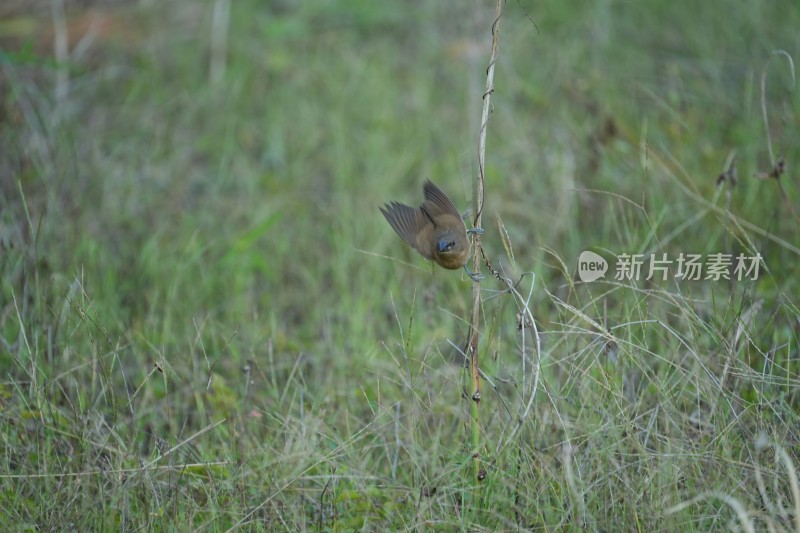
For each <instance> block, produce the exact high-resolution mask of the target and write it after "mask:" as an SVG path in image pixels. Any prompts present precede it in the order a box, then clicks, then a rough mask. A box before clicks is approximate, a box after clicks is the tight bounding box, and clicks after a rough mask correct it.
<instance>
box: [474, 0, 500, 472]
mask: <svg viewBox="0 0 800 533" xmlns="http://www.w3.org/2000/svg"><path fill="white" fill-rule="evenodd" d="M502 13H503V0H496V3H495V18H494V23H493V24H492V55H491V59H490V61H489V68H488V69H487V70H486V92H484V93H483V112H482V114H481V129H480V134H479V136H478V181H477V184H476V188H475V220H474V222H473V225H474V226H475V227H478V228H479V227H481V217H482V215H483V196H484V192H483V191H484V184H485V171H486V129H487V125H488V122H489V111H490V109H491V99H492V93H493V92H494V67H495V65H496V64H497V56H498V37H499V33H500V16H501V15H502ZM472 243H473V272H475V273H479V272H480V269H481V255H482V254H481V250H482V249H481V238H480V234H478V233H473V240H472ZM480 309H481V286H480V282H479V281H478V280H475V281H474V282H473V284H472V314H471V317H470V322H469V324H470V328H469V339H468V341H467V350H466V352H467V355H468V356H469V360H470V367H469V369H470V381H471V384H472V394H471V396H470V398H471V400H472V405H471V409H470V414H471V418H472V457H473V463H474V467H475V479H476V482H480V481H481V480H483V478H485V477H486V471H485V469H484V468H483V467H482V466H481V457H480V444H481V434H480V423H479V417H478V415H479V411H478V405H479V404H480V401H481V375H480V365H479V359H478V344H479V341H480V330H479V326H480Z"/></svg>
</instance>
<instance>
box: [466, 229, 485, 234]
mask: <svg viewBox="0 0 800 533" xmlns="http://www.w3.org/2000/svg"><path fill="white" fill-rule="evenodd" d="M467 233H474V234H475V235H483V228H469V229H468V230H467Z"/></svg>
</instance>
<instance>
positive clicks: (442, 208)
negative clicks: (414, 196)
mask: <svg viewBox="0 0 800 533" xmlns="http://www.w3.org/2000/svg"><path fill="white" fill-rule="evenodd" d="M423 191H424V193H425V203H424V204H422V206H421V207H422V210H423V211H425V212H426V213H428V214H429V215H430V216H431V217H436V216H437V215H443V214H450V215H453V216H455V217H456V218H461V213H459V212H458V209H456V206H455V205H453V202H452V201H451V200H450V198H448V197H447V195H446V194H445V193H444V192H443V191H442V190H441V189H440V188H439V187H437V186H436V185H434V184H433V182H432V181H431V180H426V181H425V186H424V187H423Z"/></svg>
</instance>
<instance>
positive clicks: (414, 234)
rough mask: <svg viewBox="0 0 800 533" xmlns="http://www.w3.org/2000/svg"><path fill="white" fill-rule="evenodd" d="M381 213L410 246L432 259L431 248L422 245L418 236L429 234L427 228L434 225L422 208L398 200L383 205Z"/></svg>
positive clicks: (426, 257)
mask: <svg viewBox="0 0 800 533" xmlns="http://www.w3.org/2000/svg"><path fill="white" fill-rule="evenodd" d="M440 192H441V191H440ZM445 198H446V197H445ZM381 213H383V216H384V218H386V221H387V222H388V223H389V225H390V226H392V229H394V231H395V232H397V234H398V235H400V236H401V237H402V238H403V240H404V241H406V243H407V244H408V245H409V246H411V247H412V248H414V249H415V250H416V251H418V252H419V253H420V254H422V256H423V257H424V258H425V259H432V255H431V250H430V248H429V247H426V246H422V243H421V242H420V239H419V238H418V237H419V235H421V234H423V235H424V234H427V232H426V231H425V230H426V228H427V227H428V226H431V225H433V223H432V222H431V220H430V219H429V218H428V217H427V216H426V215H425V213H423V212H422V209H420V208H418V207H409V206H407V205H404V204H401V203H398V202H391V203H389V204H386V205H385V206H383V207H381Z"/></svg>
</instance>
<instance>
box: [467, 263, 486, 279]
mask: <svg viewBox="0 0 800 533" xmlns="http://www.w3.org/2000/svg"><path fill="white" fill-rule="evenodd" d="M464 271H465V272H466V273H467V276H469V277H470V278H472V281H474V282H478V281H481V280H482V279H483V278H484V276H483V274H481V273H479V272H471V271H470V270H469V269H468V268H467V265H464Z"/></svg>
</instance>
